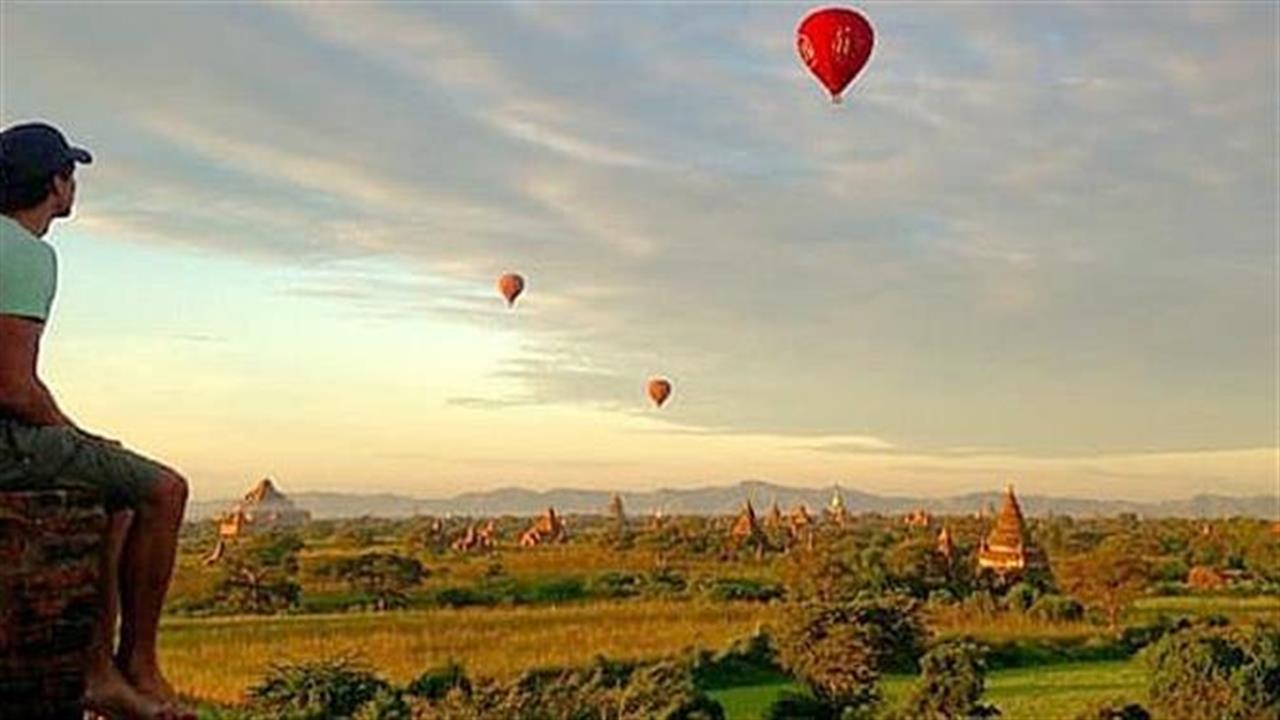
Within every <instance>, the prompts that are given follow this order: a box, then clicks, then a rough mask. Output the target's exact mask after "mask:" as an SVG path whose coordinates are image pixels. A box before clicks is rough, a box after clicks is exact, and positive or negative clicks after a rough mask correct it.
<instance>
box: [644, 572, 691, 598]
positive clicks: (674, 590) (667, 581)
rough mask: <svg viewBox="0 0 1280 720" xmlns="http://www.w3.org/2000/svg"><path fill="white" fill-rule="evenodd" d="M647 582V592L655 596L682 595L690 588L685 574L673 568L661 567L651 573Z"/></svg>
mask: <svg viewBox="0 0 1280 720" xmlns="http://www.w3.org/2000/svg"><path fill="white" fill-rule="evenodd" d="M647 580H648V581H647V582H646V583H645V594H647V595H651V596H654V597H670V596H673V595H680V594H682V593H684V591H685V590H687V589H688V588H689V581H688V580H685V578H684V575H681V574H680V573H678V572H676V571H675V570H672V569H671V568H661V569H659V570H655V571H653V572H651V573H649V577H648V579H647Z"/></svg>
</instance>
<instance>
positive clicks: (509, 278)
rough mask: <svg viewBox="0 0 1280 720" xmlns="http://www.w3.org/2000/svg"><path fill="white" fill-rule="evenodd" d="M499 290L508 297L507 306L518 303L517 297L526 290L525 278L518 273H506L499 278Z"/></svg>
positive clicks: (503, 295)
mask: <svg viewBox="0 0 1280 720" xmlns="http://www.w3.org/2000/svg"><path fill="white" fill-rule="evenodd" d="M498 292H500V293H502V297H504V298H506V299H507V307H511V306H513V305H515V304H516V298H518V297H520V293H522V292H524V278H522V277H520V276H519V275H517V274H516V273H506V274H504V275H503V276H502V277H500V278H498Z"/></svg>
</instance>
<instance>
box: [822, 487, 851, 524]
mask: <svg viewBox="0 0 1280 720" xmlns="http://www.w3.org/2000/svg"><path fill="white" fill-rule="evenodd" d="M826 514H827V522H830V523H832V524H834V525H841V526H843V525H844V524H845V521H847V520H848V519H849V511H848V510H846V509H845V506H844V496H843V495H841V494H840V486H839V485H837V486H836V487H835V489H834V490H832V491H831V504H829V505H828V506H827V511H826Z"/></svg>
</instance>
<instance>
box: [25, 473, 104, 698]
mask: <svg viewBox="0 0 1280 720" xmlns="http://www.w3.org/2000/svg"><path fill="white" fill-rule="evenodd" d="M105 529H106V515H105V512H104V510H103V507H102V504H101V500H100V498H99V497H98V496H97V495H95V494H92V493H87V492H75V491H62V490H47V491H29V492H28V491H24V492H7V491H5V492H0V718H23V720H55V719H56V720H62V719H63V718H75V720H80V718H81V717H82V711H81V707H80V698H81V695H82V693H83V688H84V669H85V661H86V658H87V652H88V650H89V649H90V648H91V646H92V643H93V639H94V625H95V622H96V620H97V616H98V612H99V605H98V587H97V584H98V573H99V562H100V552H101V548H102V540H103V532H104V530H105Z"/></svg>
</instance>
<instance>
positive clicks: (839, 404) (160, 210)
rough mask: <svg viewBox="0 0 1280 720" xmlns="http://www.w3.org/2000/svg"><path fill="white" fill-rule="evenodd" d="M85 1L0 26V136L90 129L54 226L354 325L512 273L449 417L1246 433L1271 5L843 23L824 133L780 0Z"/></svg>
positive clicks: (1009, 432)
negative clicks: (226, 266)
mask: <svg viewBox="0 0 1280 720" xmlns="http://www.w3.org/2000/svg"><path fill="white" fill-rule="evenodd" d="M76 8H79V9H76ZM87 8H88V6H76V7H75V8H73V7H68V6H54V7H42V6H41V7H37V6H35V5H28V4H24V5H21V6H17V7H15V8H12V9H6V12H7V13H8V20H9V22H8V30H7V31H6V33H7V34H6V37H5V38H4V40H5V48H6V50H5V53H6V65H7V69H6V75H5V78H6V88H5V90H6V113H8V114H14V113H16V114H18V115H23V116H25V115H29V114H32V113H36V112H38V111H43V110H44V109H46V108H48V109H52V110H57V111H61V112H62V116H63V118H64V119H65V121H66V123H65V124H67V125H68V126H69V129H70V131H71V132H72V135H73V136H74V135H77V134H83V133H94V134H96V135H97V137H96V138H95V139H96V140H97V142H98V145H99V146H100V147H95V150H98V151H99V157H100V158H101V162H100V163H97V164H95V165H94V166H93V168H92V170H91V171H88V172H86V175H85V182H84V188H83V191H82V192H83V193H84V195H85V201H84V202H85V206H84V208H83V212H82V214H81V217H80V218H79V219H78V221H77V222H79V223H81V225H82V226H83V227H85V228H88V229H92V230H93V231H94V232H96V233H98V234H102V235H106V236H111V237H118V238H120V239H132V240H134V241H137V242H147V243H168V244H182V245H188V246H192V245H194V246H199V247H201V248H204V249H208V250H213V251H216V252H222V253H227V254H233V255H237V256H245V257H252V258H254V259H258V260H264V261H267V262H272V263H276V264H280V265H285V266H291V267H295V268H299V269H310V270H313V271H314V270H315V269H316V268H319V267H324V268H328V270H327V271H326V272H327V273H328V274H323V275H318V276H316V277H311V278H309V279H306V280H299V281H298V282H297V283H296V284H294V285H291V286H289V287H288V288H287V289H284V290H283V292H284V293H286V294H291V295H294V296H307V297H310V298H313V299H315V300H316V301H317V302H330V303H340V304H341V303H346V304H348V305H349V306H351V307H354V308H356V310H357V311H359V312H379V313H382V312H383V311H385V310H386V309H387V308H389V307H393V306H394V307H399V308H401V309H403V310H404V312H405V314H406V315H412V314H415V313H418V312H421V311H422V310H423V309H424V308H426V309H430V310H431V311H432V312H436V313H437V314H440V315H449V317H451V318H453V319H455V320H458V321H462V322H477V323H482V322H487V319H488V318H489V312H490V310H489V309H488V306H487V305H485V302H486V301H487V300H491V297H490V296H491V283H492V278H493V275H494V274H496V273H497V272H499V271H501V270H505V269H508V268H519V269H521V270H523V271H525V272H527V273H528V274H529V276H530V278H531V281H532V285H531V289H530V293H529V296H528V297H527V298H526V301H527V305H525V306H522V309H521V314H520V315H519V316H518V317H519V321H520V323H521V325H520V327H521V332H522V333H523V335H522V339H523V344H522V345H521V349H520V357H519V358H518V359H516V360H512V361H510V362H509V363H508V364H506V365H504V366H503V367H504V369H503V370H501V371H500V374H499V375H498V376H497V377H495V378H494V380H495V382H499V383H513V384H514V389H512V390H511V392H510V398H508V397H507V396H505V395H503V394H502V393H497V394H495V395H494V396H492V399H485V398H491V396H489V395H483V396H481V395H477V396H474V397H472V396H470V395H468V396H465V397H459V398H457V399H456V401H455V402H453V405H455V406H458V407H471V408H477V407H484V406H487V404H491V403H498V404H502V403H507V402H516V401H519V402H525V401H526V400H527V401H529V402H535V403H546V404H555V403H565V404H580V405H583V406H585V407H591V408H597V409H601V410H604V411H607V412H628V411H629V410H630V409H632V408H634V407H635V405H636V403H637V401H639V402H643V398H642V397H639V392H638V388H639V387H640V386H641V384H642V383H643V380H644V379H645V378H646V377H648V376H649V375H651V374H657V373H664V374H669V375H672V376H675V377H678V378H680V383H679V386H678V390H677V392H678V398H677V402H675V403H673V404H672V406H671V407H670V408H669V412H665V413H664V415H663V417H664V419H665V421H666V422H668V423H670V424H671V425H672V426H673V427H681V428H686V429H689V430H691V431H694V432H702V431H709V432H713V433H732V434H740V435H750V434H752V433H768V434H772V435H776V436H785V437H803V438H805V439H806V440H805V441H806V443H807V445H806V446H807V447H818V448H821V449H822V450H823V451H824V453H823V454H824V455H840V454H857V453H863V452H865V453H875V452H884V453H886V454H894V453H901V452H914V451H922V452H923V451H928V452H939V453H941V452H945V449H946V448H956V447H981V448H1005V449H1012V450H1016V451H1018V452H1023V453H1026V454H1044V453H1057V454H1059V455H1072V454H1075V453H1087V452H1092V453H1103V452H1111V453H1115V452H1120V451H1125V450H1135V449H1144V450H1150V449H1155V450H1172V449H1178V448H1187V447H1196V448H1233V447H1239V446H1242V445H1244V446H1260V445H1264V444H1266V443H1268V442H1271V441H1272V440H1273V439H1274V432H1275V422H1274V408H1273V402H1272V400H1273V398H1274V391H1275V387H1276V381H1275V377H1274V360H1275V357H1276V350H1277V349H1276V340H1275V334H1274V324H1275V320H1276V315H1275V306H1274V303H1273V302H1272V299H1273V295H1274V289H1275V286H1276V282H1277V278H1276V275H1275V271H1274V268H1275V248H1274V242H1273V241H1274V236H1275V230H1276V223H1277V215H1276V206H1275V198H1276V196H1277V195H1278V194H1280V188H1277V186H1276V162H1277V161H1276V157H1277V147H1276V136H1275V114H1274V106H1275V101H1276V98H1275V90H1274V89H1275V87H1276V81H1277V77H1276V69H1275V63H1274V62H1272V61H1273V60H1274V57H1275V53H1276V39H1275V37H1274V34H1273V33H1271V32H1270V29H1271V28H1273V27H1274V23H1275V19H1276V18H1275V16H1276V13H1277V12H1278V11H1277V9H1276V8H1275V7H1274V6H1272V5H1265V4H1259V5H1248V4H1236V5H1232V6H1230V7H1229V8H1224V9H1216V8H1215V9H1212V10H1210V9H1208V8H1206V7H1205V6H1200V5H1194V6H1193V5H1187V6H1160V7H1156V6H1142V5H1128V6H1124V7H1119V8H1111V7H1107V8H1106V9H1105V10H1104V9H1102V8H1100V7H1099V6H1097V5H1090V4H1074V5H1071V4H1068V5H1047V6H1046V5H1020V6H1016V7H1005V6H1001V7H999V8H994V7H992V8H988V7H982V6H973V5H955V6H950V5H941V6H933V5H920V4H906V5H901V4H888V5H884V6H875V7H873V8H871V9H870V10H869V12H871V13H872V14H873V18H874V20H875V22H876V26H877V28H878V30H879V32H880V38H881V44H880V47H879V48H878V50H877V52H876V56H875V58H874V59H873V61H872V65H871V66H870V67H869V69H868V72H867V74H866V75H865V77H864V78H863V79H861V80H860V81H859V83H858V85H857V87H856V88H855V90H854V92H853V93H852V96H851V97H850V100H849V102H848V103H847V104H846V105H845V106H843V107H841V108H838V109H837V108H831V107H829V106H828V105H826V104H825V101H824V100H823V98H822V95H821V93H820V92H818V91H817V89H816V87H815V86H814V85H813V83H812V81H811V80H810V79H809V78H808V77H806V76H805V74H804V71H803V70H802V68H801V67H800V66H799V63H798V61H797V59H796V58H795V57H794V54H793V49H792V47H791V42H792V38H791V33H792V32H793V29H794V26H795V22H796V21H797V19H798V14H799V13H801V12H802V9H800V8H797V6H792V5H767V4H766V5H744V6H716V7H699V8H693V7H692V6H688V7H682V6H670V5H658V6H653V5H649V6H641V7H630V6H624V5H617V4H611V5H605V6H599V7H585V6H578V5H571V6H570V5H557V6H530V5H524V4H517V5H515V6H496V5H483V6H464V5H417V4H413V5H410V4H378V5H374V4H361V3H324V4H314V3H313V4H301V3H298V4H278V5H269V6H257V7H253V8H242V9H241V11H237V12H234V13H232V12H226V11H225V10H224V9H220V8H217V7H213V6H211V5H210V6H203V5H202V6H200V7H189V6H182V7H177V6H174V7H165V8H163V9H162V8H156V7H148V6H113V7H112V9H111V10H112V12H110V13H106V12H102V11H98V10H91V9H87ZM69 18H74V19H76V20H77V21H76V22H68V20H69ZM214 30H217V31H218V33H217V36H218V37H221V38H235V40H234V41H233V42H232V44H231V45H230V46H228V45H226V43H225V42H224V41H214V40H213V39H212V37H213V34H214V33H213V31H214ZM91 31H92V32H91ZM51 47H57V48H58V51H57V52H56V53H55V52H53V51H52V50H51V49H50V48H51ZM263 68H270V71H264V70H263ZM121 78H129V83H128V84H127V85H125V84H122V83H121V81H120V79H121ZM179 88H181V91H180V90H179ZM179 98H180V100H181V102H178V101H177V100H178V99H179ZM52 110H51V111H52ZM8 114H7V115H6V121H7V120H8V118H9V115H8ZM15 117H16V115H15ZM99 179H100V180H101V183H97V184H95V183H96V181H97V180H99ZM95 194H96V197H95ZM351 258H357V259H376V260H382V261H385V262H387V263H393V264H396V265H398V266H399V267H400V268H402V270H403V272H404V273H406V274H413V275H420V276H421V277H423V278H429V279H431V280H432V282H444V283H445V284H444V285H432V286H430V287H429V288H428V289H427V290H429V291H424V289H423V288H415V289H408V290H405V291H404V292H401V291H398V290H388V289H387V288H386V286H383V285H381V283H382V278H380V277H378V276H376V275H370V274H362V273H360V272H357V271H353V270H350V269H349V268H347V267H346V266H343V265H341V263H342V262H344V261H345V260H349V259H351ZM335 268H337V269H335ZM335 273H336V276H335ZM468 288H475V290H474V291H472V290H468ZM428 297H429V298H430V299H429V301H428V300H427V299H425V298H428ZM390 315H392V316H394V313H390ZM833 436H837V437H844V438H855V439H854V440H824V438H831V437H833ZM856 438H870V439H873V440H874V439H878V438H887V439H888V440H876V441H875V442H886V443H887V442H892V447H877V446H875V444H874V442H871V441H862V440H857V439H856Z"/></svg>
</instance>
